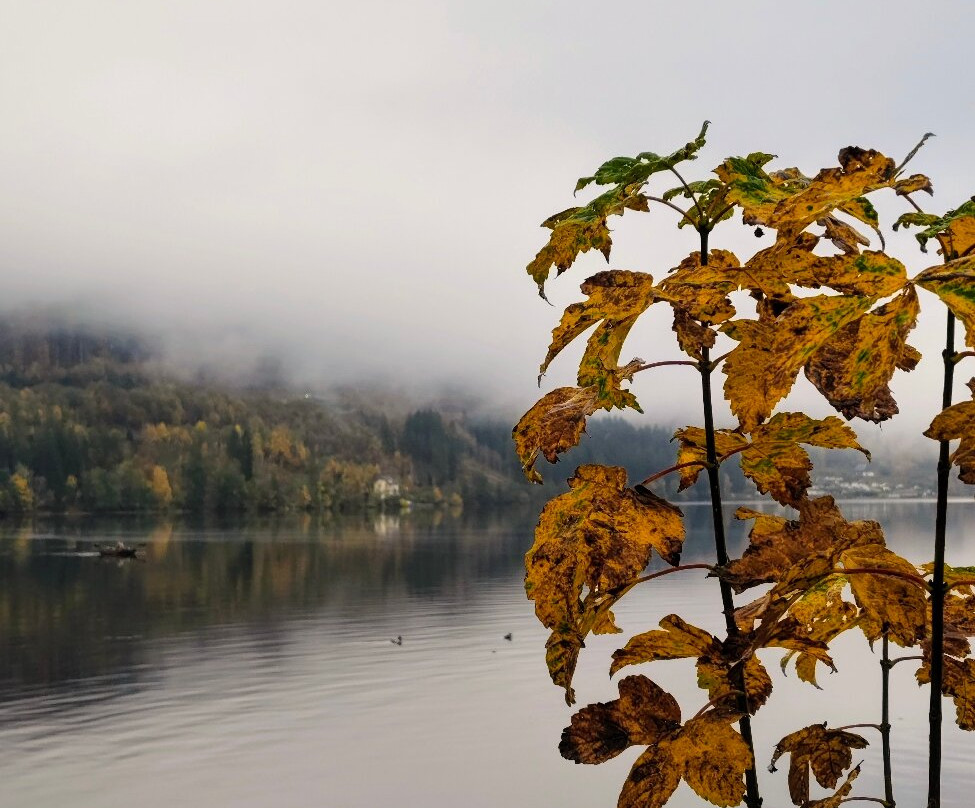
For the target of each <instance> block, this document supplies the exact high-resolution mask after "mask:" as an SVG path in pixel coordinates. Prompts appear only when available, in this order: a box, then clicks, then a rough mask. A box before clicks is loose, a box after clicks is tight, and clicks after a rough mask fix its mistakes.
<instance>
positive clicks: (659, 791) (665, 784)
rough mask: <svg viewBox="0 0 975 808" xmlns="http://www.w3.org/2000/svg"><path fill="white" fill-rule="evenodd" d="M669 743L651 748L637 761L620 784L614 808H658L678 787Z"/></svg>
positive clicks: (678, 772) (678, 774) (677, 777)
mask: <svg viewBox="0 0 975 808" xmlns="http://www.w3.org/2000/svg"><path fill="white" fill-rule="evenodd" d="M670 747H671V744H670V742H668V741H663V742H662V743H659V744H656V745H655V746H651V747H650V748H649V749H647V750H646V751H645V752H644V753H643V754H642V755H640V757H638V758H637V759H636V762H635V763H634V764H633V767H632V768H631V769H630V773H629V775H628V776H627V778H626V782H625V783H623V790H622V791H621V792H620V797H619V801H618V802H617V804H616V805H617V808H661V806H663V805H664V804H665V803H666V802H667V800H669V799H670V796H671V794H673V793H674V791H675V790H676V789H677V786H678V785H680V780H681V772H680V769H679V768H678V767H677V763H676V761H675V760H674V758H673V756H672V755H671V753H670Z"/></svg>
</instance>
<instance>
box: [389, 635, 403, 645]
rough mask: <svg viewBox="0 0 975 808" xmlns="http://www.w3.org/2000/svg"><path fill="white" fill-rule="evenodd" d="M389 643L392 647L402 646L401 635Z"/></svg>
mask: <svg viewBox="0 0 975 808" xmlns="http://www.w3.org/2000/svg"><path fill="white" fill-rule="evenodd" d="M390 642H391V643H392V644H393V645H402V644H403V636H402V635H398V636H397V637H396V639H395V640H390Z"/></svg>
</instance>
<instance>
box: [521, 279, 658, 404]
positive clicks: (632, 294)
mask: <svg viewBox="0 0 975 808" xmlns="http://www.w3.org/2000/svg"><path fill="white" fill-rule="evenodd" d="M580 288H581V289H582V292H583V294H585V295H586V296H587V297H588V300H585V301H583V302H580V303H573V304H571V305H570V306H568V307H567V308H566V310H565V313H564V314H563V315H562V320H561V322H560V323H559V324H558V325H557V326H556V327H555V329H554V330H553V331H552V344H551V345H550V346H549V349H548V353H547V354H546V355H545V360H544V361H543V362H542V364H541V366H540V367H539V374H540V375H543V374H544V373H545V371H546V370H548V367H549V365H550V364H551V363H552V360H553V359H555V357H556V356H558V354H559V353H560V352H561V351H562V350H563V349H564V348H565V347H566V346H567V345H568V344H569V343H571V342H572V341H573V340H574V339H575V338H576V337H578V336H579V335H580V334H582V333H583V332H585V331H587V330H588V329H590V328H592V327H593V326H594V325H596V324H597V323H598V326H597V328H596V330H595V331H594V332H593V334H592V336H590V338H589V340H588V342H587V344H586V352H585V355H584V356H583V360H582V363H581V365H580V367H579V386H580V387H590V386H595V387H597V388H603V387H613V386H615V385H607V383H606V377H607V375H609V374H611V373H612V372H613V371H615V370H616V369H617V367H618V365H619V357H620V350H621V349H622V347H623V341H624V340H625V339H626V336H627V334H629V331H630V328H632V326H633V324H634V323H635V322H636V320H637V319H638V318H639V317H640V315H641V314H643V312H644V311H646V310H647V308H649V307H650V306H651V305H652V304H653V303H654V302H656V301H657V300H658V299H659V298H658V297H657V294H656V290H655V289H654V286H653V277H651V276H650V275H647V274H646V273H645V272H629V271H627V270H621V269H617V270H607V271H605V272H599V273H597V274H595V275H593V276H592V277H591V278H588V279H587V280H586V281H585V282H584V283H583V284H582V286H581V287H580Z"/></svg>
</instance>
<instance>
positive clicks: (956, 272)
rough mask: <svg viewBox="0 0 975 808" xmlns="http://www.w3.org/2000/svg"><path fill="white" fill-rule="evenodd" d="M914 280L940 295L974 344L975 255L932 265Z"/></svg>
mask: <svg viewBox="0 0 975 808" xmlns="http://www.w3.org/2000/svg"><path fill="white" fill-rule="evenodd" d="M972 221H973V222H975V219H973V220H972ZM914 282H915V283H916V284H917V285H918V286H921V287H923V288H924V289H927V290H928V291H929V292H934V293H935V294H936V295H937V296H938V297H940V298H941V300H942V301H943V302H944V304H945V305H946V306H947V307H948V308H949V309H950V310H951V312H952V313H953V314H954V315H955V317H957V318H958V319H959V320H961V321H962V323H963V324H964V326H965V344H966V345H967V346H968V347H969V348H975V255H969V256H966V257H964V258H956V259H955V260H954V261H949V262H948V263H947V264H941V265H939V266H933V267H929V268H928V269H925V270H924V271H923V272H921V274H920V275H918V276H917V277H916V278H915V279H914Z"/></svg>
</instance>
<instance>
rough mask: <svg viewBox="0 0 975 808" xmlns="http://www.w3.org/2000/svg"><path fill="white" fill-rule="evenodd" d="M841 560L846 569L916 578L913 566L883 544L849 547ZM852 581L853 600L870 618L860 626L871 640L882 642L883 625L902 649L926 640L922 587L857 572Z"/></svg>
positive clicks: (924, 600)
mask: <svg viewBox="0 0 975 808" xmlns="http://www.w3.org/2000/svg"><path fill="white" fill-rule="evenodd" d="M839 560H840V562H841V563H842V564H843V566H844V567H845V568H847V569H878V570H891V571H894V572H899V573H902V574H904V575H913V576H917V568H916V567H914V565H913V564H911V563H910V562H909V561H907V560H906V559H904V558H901V557H900V556H899V555H897V554H896V553H895V552H893V551H892V550H888V549H887V548H886V547H883V546H882V545H880V544H864V545H859V546H857V547H850V548H848V549H846V550H844V551H843V552H842V553H840V556H839ZM849 578H850V588H851V589H852V590H853V597H854V598H855V599H856V602H857V605H859V606H860V608H861V609H863V610H864V612H866V615H867V617H868V618H869V620H866V621H861V623H860V627H861V629H863V632H864V634H866V636H867V639H868V640H870V641H871V642H873V641H874V640H876V639H879V638H880V635H881V632H880V630H879V628H878V627H879V626H883V625H884V624H887V626H888V636H889V637H890V639H891V641H892V642H895V643H897V644H898V645H900V646H903V647H906V648H909V647H911V646H914V645H917V643H918V642H919V641H920V640H921V639H923V637H924V635H925V631H926V622H927V621H926V613H927V605H926V599H925V592H924V588H923V587H922V586H917V585H915V584H913V583H911V582H910V581H909V580H905V579H903V578H897V577H893V576H889V575H871V574H864V573H857V574H853V575H850V576H849Z"/></svg>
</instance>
